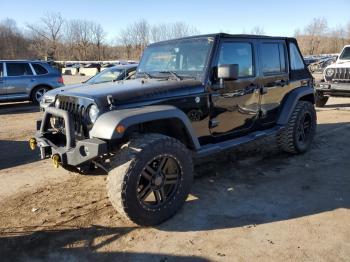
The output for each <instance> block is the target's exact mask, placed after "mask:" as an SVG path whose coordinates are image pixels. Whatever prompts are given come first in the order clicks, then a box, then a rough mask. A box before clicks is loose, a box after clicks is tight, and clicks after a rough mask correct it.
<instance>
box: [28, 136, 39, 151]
mask: <svg viewBox="0 0 350 262" xmlns="http://www.w3.org/2000/svg"><path fill="white" fill-rule="evenodd" d="M37 144H38V142H37V141H36V139H35V138H34V137H32V138H31V139H29V147H30V149H31V150H35V148H36V146H37Z"/></svg>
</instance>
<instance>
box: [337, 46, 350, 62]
mask: <svg viewBox="0 0 350 262" xmlns="http://www.w3.org/2000/svg"><path fill="white" fill-rule="evenodd" d="M339 59H343V60H348V59H350V47H345V48H344V50H343V52H342V53H341V55H340V57H339Z"/></svg>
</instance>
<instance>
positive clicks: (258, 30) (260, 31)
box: [250, 26, 265, 35]
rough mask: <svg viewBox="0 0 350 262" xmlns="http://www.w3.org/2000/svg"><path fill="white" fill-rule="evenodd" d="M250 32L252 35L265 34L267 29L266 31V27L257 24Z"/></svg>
mask: <svg viewBox="0 0 350 262" xmlns="http://www.w3.org/2000/svg"><path fill="white" fill-rule="evenodd" d="M250 33H251V34H252V35H264V34H265V31H264V28H262V27H260V26H255V27H253V28H252V30H250Z"/></svg>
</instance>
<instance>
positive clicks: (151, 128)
mask: <svg viewBox="0 0 350 262" xmlns="http://www.w3.org/2000/svg"><path fill="white" fill-rule="evenodd" d="M118 126H122V127H123V128H124V130H125V131H124V132H122V133H118V132H117V131H116V128H117V127H118ZM135 131H136V132H143V133H160V134H164V135H167V136H170V137H173V138H176V139H178V140H180V141H181V142H182V143H184V144H185V145H186V146H187V147H188V148H190V149H195V150H197V149H199V147H200V144H199V141H198V139H197V137H196V135H195V132H194V130H193V127H192V125H191V122H190V120H189V119H188V117H187V116H186V115H185V113H184V112H182V111H181V110H180V109H178V108H176V107H174V106H168V105H159V106H146V107H140V108H132V109H122V110H115V111H110V112H107V113H104V114H103V115H101V116H100V117H99V118H98V119H97V120H96V122H95V124H94V126H93V128H92V129H91V131H90V136H91V137H96V138H100V139H107V140H113V139H122V138H125V137H127V136H128V135H130V134H131V133H132V132H135Z"/></svg>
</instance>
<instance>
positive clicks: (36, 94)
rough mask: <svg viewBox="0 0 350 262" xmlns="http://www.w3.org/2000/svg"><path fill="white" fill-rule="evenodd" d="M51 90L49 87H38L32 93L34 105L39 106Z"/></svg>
mask: <svg viewBox="0 0 350 262" xmlns="http://www.w3.org/2000/svg"><path fill="white" fill-rule="evenodd" d="M49 90H50V89H49V88H48V87H47V86H38V87H36V88H35V89H34V90H33V92H32V97H31V100H32V101H33V103H34V104H39V103H40V101H41V99H42V98H43V97H44V95H45V93H46V92H47V91H49Z"/></svg>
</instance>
